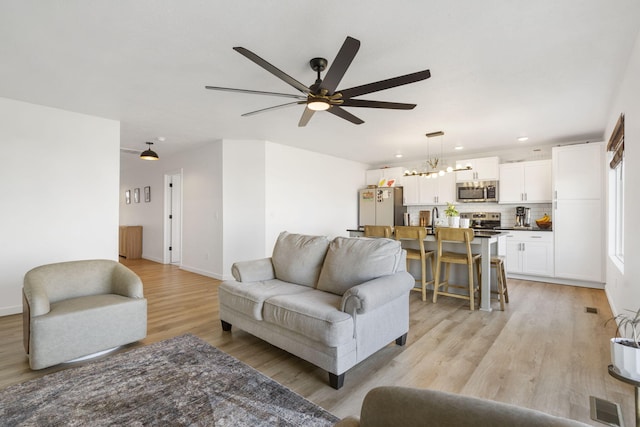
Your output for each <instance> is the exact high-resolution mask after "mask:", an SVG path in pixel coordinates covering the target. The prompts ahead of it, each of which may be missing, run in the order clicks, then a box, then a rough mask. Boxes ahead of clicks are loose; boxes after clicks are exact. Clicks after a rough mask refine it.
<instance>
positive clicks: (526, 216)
mask: <svg viewBox="0 0 640 427" xmlns="http://www.w3.org/2000/svg"><path fill="white" fill-rule="evenodd" d="M516 227H531V208H527V207H524V206H517V207H516Z"/></svg>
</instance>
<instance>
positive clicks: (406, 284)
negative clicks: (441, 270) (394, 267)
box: [340, 271, 415, 314]
mask: <svg viewBox="0 0 640 427" xmlns="http://www.w3.org/2000/svg"><path fill="white" fill-rule="evenodd" d="M414 285H415V279H414V278H413V276H412V275H411V274H409V273H407V272H406V271H399V272H396V273H394V274H392V275H390V276H382V277H378V278H376V279H373V280H369V281H368V282H364V283H362V284H360V285H357V286H354V287H352V288H351V289H349V290H348V291H347V292H345V293H344V295H343V296H342V303H341V305H340V310H342V311H344V312H346V313H353V311H354V310H356V313H358V314H362V313H366V312H367V311H371V310H375V309H376V308H377V307H380V306H381V305H384V304H386V303H387V302H389V301H391V300H394V299H396V298H398V297H399V296H401V295H403V294H405V293H407V294H408V293H409V291H410V290H411V288H413V286H414Z"/></svg>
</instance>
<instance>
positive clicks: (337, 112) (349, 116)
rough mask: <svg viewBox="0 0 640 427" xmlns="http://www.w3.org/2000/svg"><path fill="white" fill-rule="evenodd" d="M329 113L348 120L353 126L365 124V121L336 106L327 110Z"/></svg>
mask: <svg viewBox="0 0 640 427" xmlns="http://www.w3.org/2000/svg"><path fill="white" fill-rule="evenodd" d="M327 112H329V113H331V114H333V115H334V116H338V117H340V118H342V119H345V120H348V121H350V122H351V123H353V124H356V125H361V124H363V123H364V120H362V119H359V118H357V117H356V116H354V115H353V114H351V113H350V112H348V111H347V110H343V109H342V108H340V107H338V106H336V105H334V106H332V107H331V108H329V109H328V110H327Z"/></svg>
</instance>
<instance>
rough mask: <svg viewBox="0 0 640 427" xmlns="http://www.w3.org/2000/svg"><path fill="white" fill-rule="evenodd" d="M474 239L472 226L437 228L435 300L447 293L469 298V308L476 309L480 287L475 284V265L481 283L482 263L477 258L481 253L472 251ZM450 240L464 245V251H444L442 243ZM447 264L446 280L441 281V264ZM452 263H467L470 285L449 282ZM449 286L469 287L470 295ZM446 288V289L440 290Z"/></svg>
mask: <svg viewBox="0 0 640 427" xmlns="http://www.w3.org/2000/svg"><path fill="white" fill-rule="evenodd" d="M472 240H473V229H472V228H437V229H436V241H437V242H438V249H437V262H436V275H435V284H434V286H433V302H434V303H435V302H436V301H437V300H438V295H446V296H449V297H454V298H462V299H467V300H469V308H470V309H471V310H475V299H474V294H475V292H476V290H478V287H477V286H475V285H474V281H473V270H474V267H475V270H476V275H477V278H478V283H480V263H479V262H477V261H476V260H478V261H479V260H480V254H473V253H472V252H471V241H472ZM444 242H450V243H455V244H459V245H464V247H465V249H464V252H462V251H461V252H449V251H447V252H444V251H443V250H442V243H444ZM442 264H446V266H445V273H444V281H440V274H441V266H442ZM451 264H466V266H467V273H468V277H469V285H468V287H467V286H462V285H454V284H451V283H449V277H450V276H449V274H450V272H451ZM449 287H452V288H456V289H467V288H468V292H469V294H468V295H464V294H457V293H451V292H449ZM440 288H444V290H440Z"/></svg>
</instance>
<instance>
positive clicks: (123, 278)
mask: <svg viewBox="0 0 640 427" xmlns="http://www.w3.org/2000/svg"><path fill="white" fill-rule="evenodd" d="M111 281H112V282H111V286H112V292H113V293H114V294H117V295H122V296H125V297H129V298H144V291H143V286H142V280H141V279H140V277H138V275H137V274H136V273H134V272H133V271H131V270H130V269H128V268H127V267H125V266H124V265H122V264H119V263H118V264H115V266H114V270H113V277H112V278H111Z"/></svg>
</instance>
